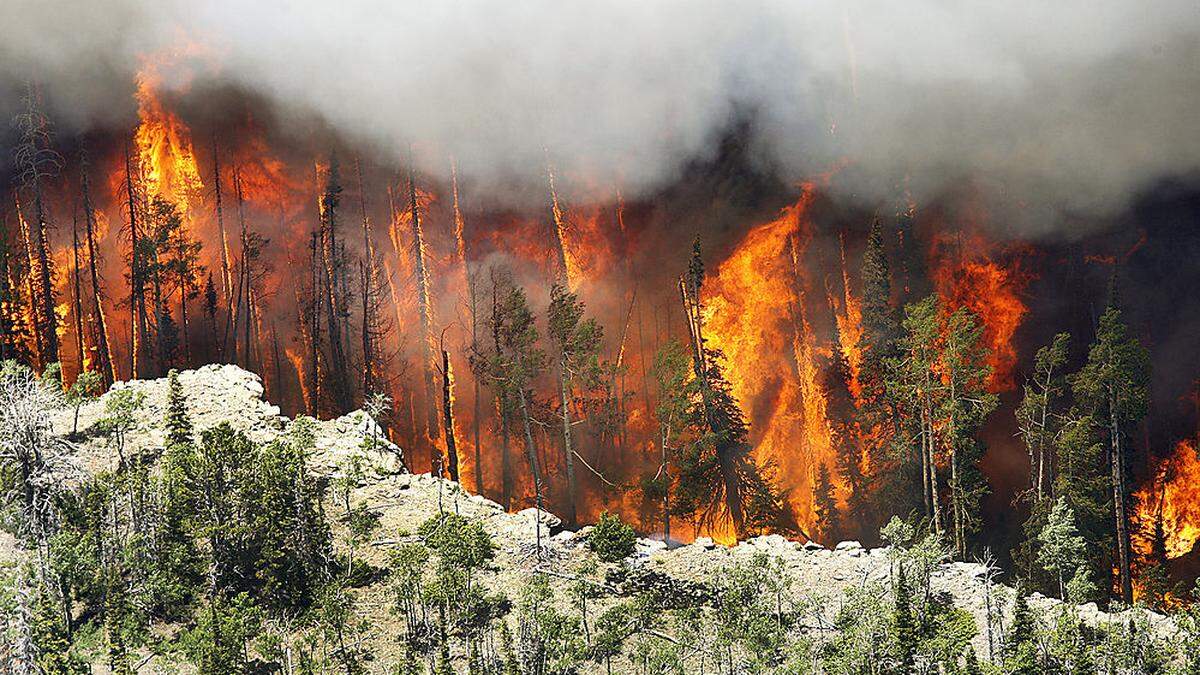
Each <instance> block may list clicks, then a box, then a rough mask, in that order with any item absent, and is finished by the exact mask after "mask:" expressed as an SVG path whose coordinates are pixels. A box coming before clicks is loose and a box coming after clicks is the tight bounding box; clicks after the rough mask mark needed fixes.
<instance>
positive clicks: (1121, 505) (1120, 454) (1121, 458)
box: [1108, 392, 1133, 604]
mask: <svg viewBox="0 0 1200 675" xmlns="http://www.w3.org/2000/svg"><path fill="white" fill-rule="evenodd" d="M1118 409H1119V408H1118V402H1117V395H1116V393H1115V392H1110V394H1109V402H1108V420H1109V422H1108V424H1109V429H1108V433H1109V436H1110V439H1109V443H1110V444H1111V446H1112V453H1111V454H1112V456H1111V469H1112V495H1113V515H1114V517H1115V519H1116V527H1117V568H1118V569H1117V571H1118V575H1119V578H1120V583H1121V599H1122V600H1124V601H1125V602H1126V603H1128V604H1132V603H1133V574H1132V571H1133V562H1132V559H1131V558H1132V554H1131V552H1130V537H1129V514H1128V510H1127V508H1126V507H1127V498H1126V489H1125V450H1124V447H1123V446H1122V444H1121V427H1120V424H1119V422H1118V421H1117V410H1118Z"/></svg>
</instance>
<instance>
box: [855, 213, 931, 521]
mask: <svg viewBox="0 0 1200 675" xmlns="http://www.w3.org/2000/svg"><path fill="white" fill-rule="evenodd" d="M861 276H862V334H861V335H860V337H859V339H858V350H859V353H860V354H861V358H860V362H859V363H860V365H859V370H858V382H859V397H858V401H857V407H858V425H859V428H860V429H861V432H862V438H863V439H864V447H863V448H862V451H863V453H864V454H865V455H866V456H867V457H869V458H870V465H871V467H872V468H873V470H874V475H875V476H878V478H879V481H878V483H879V486H878V488H877V489H876V491H875V492H874V497H873V499H874V500H876V501H877V502H879V501H882V502H884V503H877V504H875V505H874V506H875V510H877V511H878V512H879V513H887V512H891V513H906V512H908V511H909V510H910V509H911V506H912V504H911V498H910V495H912V494H913V493H914V492H915V489H914V488H915V487H916V484H917V483H918V482H920V481H923V480H926V479H927V478H928V476H927V474H925V475H922V476H914V475H912V470H911V467H913V466H918V465H921V464H922V461H923V460H921V459H919V458H918V459H917V461H916V462H913V461H912V458H909V457H903V458H900V457H896V456H895V452H896V448H895V447H894V446H893V439H895V438H898V437H903V436H904V435H905V434H903V433H901V429H900V425H901V423H902V422H904V421H905V420H911V419H913V418H912V416H906V415H901V414H899V411H898V410H897V408H896V403H895V401H894V400H893V398H892V397H891V396H889V392H888V379H889V373H888V366H887V363H888V359H889V358H892V357H893V356H894V355H895V351H896V339H897V337H898V334H899V322H898V321H897V318H896V312H895V310H894V309H893V307H892V276H891V271H890V269H889V266H888V258H887V252H886V251H885V250H884V242H883V226H882V224H881V223H880V222H879V219H878V218H876V219H875V220H874V221H873V222H872V224H871V230H870V233H869V235H868V237H867V248H866V250H865V251H864V252H863V259H862V268H861ZM905 431H908V430H905ZM914 431H915V430H914ZM916 433H920V432H919V431H917V432H916ZM914 454H915V452H914ZM868 478H869V477H868ZM914 478H915V479H916V480H915V481H914ZM926 494H928V490H926ZM929 510H930V508H929V504H928V502H926V511H927V512H928V511H929Z"/></svg>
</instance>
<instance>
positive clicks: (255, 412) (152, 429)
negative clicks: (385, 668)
mask: <svg viewBox="0 0 1200 675" xmlns="http://www.w3.org/2000/svg"><path fill="white" fill-rule="evenodd" d="M179 380H180V383H181V384H182V386H183V390H184V394H185V396H186V398H187V406H188V411H189V415H190V417H191V420H192V423H193V426H194V427H195V429H196V431H197V433H199V432H202V431H203V430H204V429H207V428H210V427H214V426H216V425H218V424H221V423H228V424H230V425H232V426H233V427H234V428H236V429H240V430H242V431H244V432H245V433H247V434H248V435H249V436H250V437H251V438H253V439H255V440H257V441H262V442H266V441H270V440H271V439H273V438H275V437H277V436H278V435H279V434H282V433H284V432H286V430H287V429H288V426H289V425H291V424H293V423H294V422H293V421H292V420H289V419H287V418H286V417H283V416H281V415H280V411H279V408H277V407H276V406H273V405H270V404H269V403H267V402H266V401H264V400H263V387H262V383H261V381H260V380H259V379H258V377H257V376H256V375H254V374H252V373H249V372H246V371H244V370H241V369H239V368H237V367H235V366H229V365H213V366H206V367H203V368H200V369H197V370H194V371H184V372H182V373H180V375H179ZM122 388H133V389H136V390H138V391H140V392H142V393H143V394H145V403H144V405H143V406H142V408H141V409H140V410H139V411H138V413H137V421H138V423H137V425H136V428H135V429H134V430H133V431H132V432H131V434H130V436H129V443H130V444H131V445H132V446H134V447H137V448H141V449H153V448H158V447H160V446H161V445H162V443H163V433H164V429H163V416H164V413H165V410H166V399H167V380H166V379H159V380H151V381H142V382H131V383H121V384H118V385H116V389H122ZM112 395H113V394H112V393H109V394H106V395H105V396H104V397H102V398H100V399H99V400H97V401H93V402H89V403H86V404H85V405H84V406H83V407H82V409H81V411H80V415H79V428H80V429H81V430H85V431H84V433H82V434H81V435H80V436H81V437H80V438H79V439H78V440H76V441H75V445H76V446H77V451H76V458H77V460H78V461H79V463H80V464H81V466H83V467H85V468H87V469H88V470H91V471H97V470H101V469H104V468H108V467H111V466H113V464H114V462H115V453H114V450H113V448H112V445H111V441H110V439H108V438H107V437H104V436H101V435H99V434H93V433H88V432H87V431H86V430H88V429H90V428H91V427H92V425H93V424H94V423H95V422H96V421H98V420H99V419H101V418H102V417H103V416H104V407H105V403H106V401H107V400H108V398H109V397H110V396H112ZM72 417H73V415H72V411H70V410H64V411H61V412H60V413H58V414H57V416H56V418H55V428H56V431H57V432H58V433H61V434H63V435H66V434H67V433H68V432H69V431H70V430H71V425H72ZM367 438H380V439H382V434H381V432H380V430H379V428H378V426H377V425H376V424H375V423H374V422H373V421H372V420H371V419H370V418H369V417H368V416H367V415H365V414H364V413H362V412H355V413H351V414H349V415H346V416H344V417H341V418H339V419H336V420H329V421H322V422H318V423H317V424H316V451H315V452H314V454H313V455H312V458H311V462H312V466H313V468H314V469H315V470H316V471H317V472H319V473H323V474H325V475H328V476H331V477H332V476H336V475H337V474H338V472H339V471H340V467H341V466H342V465H343V462H344V460H345V459H346V458H347V457H349V456H351V455H353V454H355V453H358V452H361V451H362V450H361V449H362V448H363V445H364V439H367ZM371 457H372V459H373V460H374V464H375V467H374V471H373V472H371V474H370V476H369V477H368V478H367V479H364V480H362V481H361V482H360V483H359V484H358V486H357V487H356V488H355V489H353V493H352V497H351V498H352V501H353V502H354V503H356V504H358V503H363V504H366V505H367V506H368V507H369V508H370V509H371V510H373V511H375V512H376V513H378V514H379V515H380V525H381V527H380V529H379V534H378V535H377V537H376V538H375V540H374V541H372V542H370V543H369V544H368V545H367V546H366V547H365V548H366V549H367V550H366V551H365V552H364V553H363V554H362V555H363V557H364V558H365V559H367V560H368V561H370V562H372V563H373V564H376V565H380V566H382V565H385V564H386V560H387V553H388V551H389V550H390V549H391V548H392V547H394V546H396V545H398V544H400V543H403V542H406V541H411V540H413V537H414V535H413V534H412V533H413V532H415V531H416V530H417V528H418V526H419V525H420V524H421V523H422V522H424V521H425V520H426V519H428V518H429V517H430V516H431V515H433V514H435V513H437V512H439V511H455V512H457V513H460V514H462V515H463V516H466V517H469V518H477V519H479V520H480V521H481V522H482V523H483V524H484V527H485V528H486V529H487V531H488V532H489V533H490V534H491V536H492V538H493V540H494V541H495V543H496V544H497V546H498V550H497V553H496V558H495V560H494V564H493V565H492V566H491V567H489V569H488V570H487V571H486V573H485V575H484V578H483V579H481V582H482V583H484V584H486V585H487V586H488V587H490V588H492V589H493V590H500V591H502V592H505V593H506V594H508V595H509V596H510V597H514V596H515V589H517V588H519V587H520V585H521V584H522V583H523V582H524V581H526V580H527V579H528V577H529V576H530V575H531V574H544V575H546V576H547V577H548V578H550V580H551V583H552V584H556V585H558V586H560V587H561V588H560V590H563V591H564V592H563V593H561V594H560V596H561V597H562V598H567V597H568V596H569V594H568V593H566V592H565V591H566V586H567V584H570V583H573V580H572V572H573V570H575V569H577V568H578V567H579V565H580V563H582V562H583V561H585V560H589V559H591V554H590V553H589V552H588V550H587V547H586V542H585V539H586V533H587V528H584V529H583V530H581V531H580V532H571V531H565V530H561V521H559V519H558V518H557V517H555V516H554V515H553V514H550V513H546V512H544V511H543V512H538V511H536V510H534V509H525V510H523V511H520V512H517V513H506V512H504V510H503V509H502V508H501V507H500V505H499V504H497V503H495V502H493V501H491V500H489V499H487V498H485V497H482V496H479V495H471V494H468V493H467V492H466V491H465V490H464V489H463V488H462V487H461V486H460V485H458V484H456V483H453V482H450V481H447V480H441V479H438V478H435V477H432V476H429V475H427V474H419V475H415V474H409V473H406V472H404V467H403V462H402V458H403V453H402V451H401V450H400V449H399V448H397V447H396V446H394V445H392V444H391V443H388V442H386V441H382V442H381V443H379V444H378V445H377V447H376V449H375V450H374V451H373V453H372V455H371ZM339 508H342V507H339V506H335V505H331V506H330V510H331V512H333V511H336V509H339ZM334 527H335V531H336V528H337V527H338V525H336V524H335V525H334ZM535 528H540V534H541V541H542V542H543V545H544V550H543V553H542V555H541V556H540V558H539V556H537V555H535V554H534V553H535V550H534V541H535V540H536V539H537V530H535ZM0 550H2V549H0ZM757 555H766V556H769V557H770V558H772V559H774V561H775V564H776V565H778V566H780V567H781V568H782V569H785V570H787V572H788V573H790V575H791V576H792V578H793V580H794V583H793V585H792V590H791V591H789V592H791V593H794V594H797V595H799V594H803V595H804V596H805V597H807V598H808V599H810V600H814V601H815V602H814V603H813V604H814V605H815V606H817V607H819V608H820V609H819V611H821V612H823V613H824V615H825V620H827V621H829V622H832V620H833V618H834V616H835V615H836V614H837V611H838V610H839V608H840V607H841V603H842V602H843V601H844V592H845V590H846V589H847V587H850V586H862V585H864V584H867V583H869V582H880V583H887V582H888V580H889V575H890V573H891V569H892V557H891V556H890V555H889V550H888V549H886V548H875V549H867V548H864V547H863V546H862V545H861V544H860V543H859V542H857V541H844V542H841V543H839V544H837V545H836V546H834V547H833V548H832V549H827V548H824V547H821V546H819V545H816V544H813V543H811V542H807V543H798V542H793V541H789V540H787V539H786V538H784V537H782V536H780V535H767V536H761V537H756V538H753V539H750V540H747V541H743V542H740V543H738V544H737V545H735V546H722V545H718V544H716V543H714V542H713V540H712V539H709V538H706V537H701V538H698V539H696V540H695V541H694V542H692V543H691V544H689V545H686V546H680V547H676V548H673V549H668V547H667V546H665V545H664V544H663V543H662V542H661V541H655V540H650V539H641V540H639V541H638V544H637V546H636V550H635V552H634V553H633V555H632V556H631V557H630V559H629V560H627V561H625V562H624V564H623V565H621V566H619V571H618V566H616V565H607V566H605V565H601V571H602V572H604V573H606V575H607V576H604V577H603V578H604V581H603V583H604V585H605V587H606V589H607V590H608V591H609V592H610V593H611V594H612V595H614V596H621V595H630V594H634V593H638V592H644V591H648V590H649V591H655V592H657V593H660V594H661V595H664V596H669V597H672V598H677V599H678V601H679V602H681V603H702V602H703V601H704V599H705V596H706V594H707V593H709V592H710V589H711V588H712V584H713V583H714V580H715V579H717V578H719V576H720V575H721V573H722V571H723V570H725V569H728V568H729V567H730V566H731V565H734V564H737V563H741V562H745V561H748V560H749V559H751V558H752V557H754V556H757ZM0 557H3V556H2V555H0ZM993 578H994V575H989V570H988V569H987V568H986V567H984V566H983V565H980V564H975V563H966V562H954V563H946V564H942V565H940V566H938V567H937V569H936V570H935V571H934V573H933V575H932V577H931V586H932V590H933V592H936V593H945V594H948V595H949V596H950V597H952V598H953V600H954V603H955V605H956V606H958V607H961V608H962V609H964V610H966V611H968V612H970V613H971V614H972V615H973V616H974V617H975V620H976V624H977V626H978V627H979V629H980V634H979V636H978V638H977V639H976V645H975V646H976V651H977V653H979V654H981V655H986V654H988V653H989V645H988V642H987V637H986V634H985V630H984V627H985V626H986V625H987V624H988V606H989V604H991V606H992V607H993V608H994V607H996V606H1007V605H1008V604H1009V603H1011V599H1012V591H1011V589H1007V588H1005V587H1003V586H1001V585H998V584H996V583H995V582H994V581H993ZM358 600H359V606H360V608H361V610H362V611H365V612H369V613H370V622H369V626H370V627H369V634H368V636H367V637H368V640H369V641H370V642H371V643H372V648H373V650H374V651H375V653H376V654H377V663H380V664H385V663H388V662H389V660H390V658H391V657H393V656H395V652H396V650H397V645H396V640H395V636H396V635H397V631H398V624H397V622H396V620H395V619H394V617H393V616H392V614H391V612H390V607H391V604H392V602H393V599H392V596H391V592H390V590H389V589H388V588H387V586H386V584H385V583H376V584H373V585H371V586H368V587H366V588H363V589H360V590H359V598H358ZM562 602H563V603H567V602H569V601H568V600H565V599H564V600H562ZM598 602H599V603H600V604H601V605H602V604H603V602H604V601H598ZM1057 602H1058V601H1056V600H1052V599H1048V598H1042V597H1040V596H1035V597H1034V598H1033V599H1032V601H1031V603H1032V604H1034V605H1036V606H1040V607H1047V608H1048V607H1052V606H1054V605H1055V604H1057ZM1137 611H1141V610H1137ZM1081 613H1082V616H1083V618H1084V620H1086V621H1088V622H1091V623H1097V622H1101V621H1105V620H1111V619H1114V618H1117V617H1115V616H1112V615H1106V614H1104V613H1102V612H1100V611H1099V610H1097V609H1096V607H1095V606H1094V605H1085V606H1084V607H1083V608H1082V610H1081ZM1148 616H1149V618H1150V621H1151V624H1152V625H1156V626H1162V627H1163V629H1164V630H1166V629H1167V627H1168V622H1167V620H1166V619H1165V618H1163V617H1161V616H1159V615H1156V614H1152V613H1149V614H1148Z"/></svg>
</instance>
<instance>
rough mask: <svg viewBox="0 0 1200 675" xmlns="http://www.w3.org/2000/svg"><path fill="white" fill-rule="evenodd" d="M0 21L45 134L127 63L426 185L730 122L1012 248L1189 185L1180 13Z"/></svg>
mask: <svg viewBox="0 0 1200 675" xmlns="http://www.w3.org/2000/svg"><path fill="white" fill-rule="evenodd" d="M6 5H7V9H6V12H5V13H6V15H7V16H6V18H5V20H4V21H2V22H0V81H4V80H7V81H8V88H9V89H10V90H11V89H12V87H11V85H12V83H14V82H20V81H23V80H25V79H28V78H30V77H32V78H34V79H35V80H37V81H39V82H40V83H41V84H42V86H43V90H44V92H45V94H46V97H47V99H48V100H49V101H50V103H51V105H52V106H53V109H54V111H55V113H56V117H57V118H58V119H59V120H60V125H64V126H67V127H68V128H74V129H79V128H84V127H87V126H91V125H112V124H117V123H124V124H127V123H128V120H129V119H131V116H132V110H133V104H132V102H131V100H130V97H129V93H130V91H131V84H130V83H131V81H132V78H133V76H134V74H135V73H136V72H137V71H138V70H139V69H140V68H142V67H143V65H144V63H145V59H147V58H149V59H151V60H152V61H153V62H154V63H157V64H158V65H159V75H160V76H162V77H163V78H164V86H166V87H168V88H169V87H194V86H195V85H197V84H198V83H209V82H214V83H218V84H227V85H232V86H235V87H238V88H242V89H245V90H249V91H252V92H254V93H255V94H257V95H259V96H262V97H264V98H266V99H267V100H269V101H271V102H272V103H273V104H275V106H276V107H277V112H278V113H281V114H282V116H283V117H284V118H285V119H288V118H290V119H295V120H311V119H314V118H315V119H317V120H320V121H321V122H323V123H326V124H328V125H330V126H331V127H333V128H334V129H336V130H337V131H338V132H339V133H340V134H341V135H342V136H344V137H346V138H349V139H352V140H354V141H357V142H361V143H364V144H368V145H369V146H370V147H373V148H376V149H377V150H378V152H379V153H380V154H382V155H385V156H388V157H389V158H391V159H394V160H404V159H405V158H406V157H407V156H408V153H409V150H410V147H411V148H412V152H413V155H414V157H416V160H417V161H418V162H420V163H421V164H422V165H423V168H425V169H426V170H428V171H434V172H437V173H438V174H439V175H440V174H442V173H445V171H446V166H447V157H448V156H449V155H454V156H455V157H456V158H457V160H458V162H459V165H460V170H461V171H462V172H463V174H464V175H465V176H466V177H467V178H470V179H473V180H474V181H475V182H476V184H477V185H481V186H482V187H483V188H484V189H488V188H490V189H491V190H492V191H493V192H496V193H500V192H503V190H505V189H506V188H507V187H508V186H512V185H514V184H516V185H531V184H535V183H536V184H540V183H541V182H542V176H543V175H544V171H545V167H546V162H547V158H549V160H550V161H551V163H552V164H553V165H554V166H555V168H556V170H557V171H558V172H559V173H560V174H561V175H564V176H566V177H568V178H571V177H574V178H576V179H582V178H586V180H587V182H588V184H589V185H601V186H609V185H620V186H621V187H622V188H623V189H624V190H625V192H626V194H628V195H636V194H638V193H639V192H645V191H649V190H654V189H656V188H658V187H660V186H662V185H664V184H667V183H670V182H671V181H672V180H674V179H676V178H678V176H679V170H680V168H681V166H682V164H683V163H684V162H686V161H688V160H693V159H696V158H704V157H705V156H706V155H707V154H708V153H710V152H712V149H713V147H714V145H715V140H716V139H717V138H718V137H719V136H720V135H721V134H722V133H723V132H725V131H726V130H727V129H728V128H729V127H730V125H731V123H732V122H733V121H734V120H735V118H737V117H738V116H740V115H747V114H749V115H751V116H752V118H753V124H752V125H751V127H752V128H753V130H754V134H755V136H754V138H753V139H752V140H753V143H754V147H755V149H756V152H757V153H758V154H757V156H758V157H759V158H760V159H761V160H762V162H763V163H764V165H765V166H772V167H778V168H779V170H781V171H782V172H784V173H785V174H786V177H788V178H790V179H791V178H794V179H799V178H801V177H803V176H805V175H809V174H813V173H817V172H820V171H824V170H827V169H829V168H830V167H832V166H835V165H844V166H846V167H847V168H846V169H845V172H846V175H847V176H848V177H849V179H846V180H839V181H837V183H836V184H837V186H838V188H837V189H838V190H841V191H843V192H847V193H853V196H854V197H855V198H856V199H859V200H862V201H864V202H866V203H876V204H879V205H884V204H886V203H887V202H889V201H894V200H896V199H898V198H899V197H900V196H901V195H902V194H903V192H904V191H905V190H907V191H909V192H910V193H911V194H912V196H913V197H914V198H916V199H917V200H921V199H923V198H926V197H932V196H935V195H937V194H939V193H940V192H942V191H945V190H947V189H948V188H956V187H959V186H962V185H964V184H969V185H971V186H972V187H977V188H981V190H980V191H981V192H982V193H983V194H985V195H986V196H987V198H988V199H989V200H991V201H992V202H994V203H996V204H1000V205H1005V206H1007V207H1009V208H1008V209H1007V210H1006V211H1005V212H1003V217H1002V221H1003V222H1001V223H1000V225H1001V226H1002V228H1015V227H1018V226H1019V227H1020V228H1021V229H1022V233H1023V234H1026V235H1029V234H1037V233H1038V232H1039V230H1038V229H1037V228H1041V229H1042V230H1044V229H1046V228H1049V227H1051V226H1052V225H1054V224H1056V223H1059V222H1062V221H1063V220H1064V218H1063V216H1064V215H1071V216H1072V217H1073V219H1075V220H1077V219H1078V216H1080V215H1082V216H1084V217H1085V218H1087V217H1091V216H1096V217H1101V216H1103V215H1105V214H1108V213H1111V212H1113V211H1115V210H1117V209H1120V208H1121V207H1123V206H1125V205H1126V204H1127V203H1128V202H1129V200H1130V199H1131V197H1133V196H1134V195H1135V194H1137V193H1138V191H1139V190H1143V189H1145V188H1146V187H1147V186H1148V185H1149V184H1151V183H1152V182H1153V181H1155V180H1158V179H1160V178H1162V177H1164V176H1170V175H1176V174H1181V173H1187V172H1190V171H1193V170H1195V169H1197V167H1198V166H1200V129H1198V125H1197V119H1200V118H1198V117H1197V111H1198V110H1200V9H1197V5H1196V4H1195V3H1194V2H1192V1H1191V0H1154V1H1152V2H1149V3H1120V2H1084V1H1082V0H1066V1H1063V2H1055V3H1045V2H1034V1H1031V0H1023V1H1017V2H1008V3H984V4H980V3H953V2H942V1H938V0H912V1H910V2H904V3H889V2H878V1H864V0H858V1H850V2H846V1H840V2H804V3H799V2H791V1H787V0H777V1H769V0H763V1H759V2H716V1H703V0H700V1H698V0H687V1H685V0H660V1H658V2H640V1H634V0H606V1H605V2H600V3H583V2H561V1H551V0H523V1H522V2H498V1H496V0H454V1H451V2H433V3H429V2H421V3H418V2H411V1H406V2H396V1H392V2H384V1H382V0H351V1H349V2H318V1H314V0H291V1H285V0H263V1H261V2H254V3H247V2H239V1H236V0H203V1H200V2H196V1H195V0H192V1H190V2H185V1H183V0H109V1H108V2H104V3H96V2H92V1H90V0H67V1H62V2H44V1H43V0H8V2H7V3H6ZM0 91H4V89H3V88H0ZM6 98H10V99H11V97H7V96H6ZM5 105H8V106H10V107H11V106H13V105H15V102H13V101H7V102H6V103H4V104H0V108H3V107H4V106H5ZM576 182H577V183H578V182H579V180H577V181H576ZM1009 219H1011V220H1009Z"/></svg>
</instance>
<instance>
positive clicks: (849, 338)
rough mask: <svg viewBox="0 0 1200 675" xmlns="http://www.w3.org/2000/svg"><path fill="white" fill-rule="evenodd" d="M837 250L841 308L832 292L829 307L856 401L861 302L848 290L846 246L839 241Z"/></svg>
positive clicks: (859, 387)
mask: <svg viewBox="0 0 1200 675" xmlns="http://www.w3.org/2000/svg"><path fill="white" fill-rule="evenodd" d="M838 243H839V250H840V254H841V261H842V298H841V306H840V308H839V306H838V305H839V303H838V300H837V298H836V297H835V296H834V295H833V293H832V291H831V292H830V293H829V306H830V307H831V308H833V310H834V312H835V318H836V319H837V327H838V348H839V349H840V350H841V352H842V357H843V358H845V359H846V364H847V365H848V366H849V368H850V381H849V382H847V385H848V386H849V388H850V395H851V396H853V397H854V400H855V401H858V400H859V398H860V395H861V393H862V385H861V384H859V381H858V372H859V368H861V367H862V349H861V347H860V346H859V342H860V340H861V339H862V333H863V328H862V302H861V301H859V299H858V298H856V297H854V292H853V291H852V290H851V289H850V270H849V268H848V267H847V266H846V245H845V242H844V241H842V240H841V239H839V241H838Z"/></svg>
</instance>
